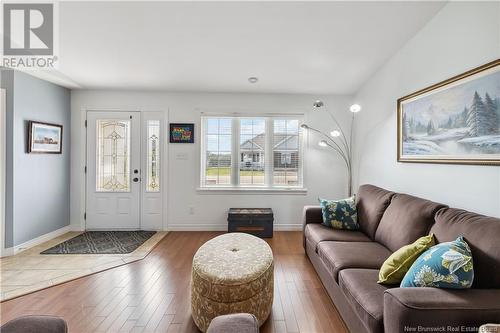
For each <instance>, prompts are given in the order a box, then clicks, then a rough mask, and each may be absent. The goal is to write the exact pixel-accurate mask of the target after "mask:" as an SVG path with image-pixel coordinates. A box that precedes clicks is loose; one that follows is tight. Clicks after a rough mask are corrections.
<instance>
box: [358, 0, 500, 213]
mask: <svg viewBox="0 0 500 333" xmlns="http://www.w3.org/2000/svg"><path fill="white" fill-rule="evenodd" d="M498 58H500V3H498V2H451V3H449V4H447V5H446V6H445V7H443V9H442V10H441V11H440V12H439V13H438V14H437V15H436V16H435V17H434V18H433V19H432V20H431V21H429V23H428V24H427V25H426V26H425V27H424V28H423V29H422V30H421V31H420V32H418V33H417V34H416V35H415V36H414V37H413V38H412V39H411V40H410V41H408V43H407V44H406V45H405V46H404V47H403V48H402V49H401V50H399V52H398V53H396V54H395V55H394V56H393V57H392V58H391V59H390V60H389V61H388V62H387V63H386V64H385V65H384V66H383V67H382V68H381V69H380V70H379V71H378V72H377V73H376V74H375V75H374V76H372V78H371V79H370V80H368V81H367V82H366V84H365V85H364V86H363V87H362V89H361V90H360V91H359V92H358V94H357V95H356V101H357V102H359V103H361V104H362V105H363V111H362V112H361V113H360V114H359V116H358V124H357V135H356V145H355V147H356V148H357V152H356V155H355V156H356V164H355V166H356V170H357V173H356V182H357V184H363V183H373V184H375V185H379V186H382V187H386V188H389V189H391V190H395V191H401V192H407V193H412V194H415V195H418V196H423V197H425V198H429V199H431V200H435V201H438V202H442V203H445V204H448V205H450V206H454V207H459V208H464V209H467V210H471V211H475V212H479V213H483V214H486V215H491V216H500V167H495V166H464V165H433V164H410V163H397V161H396V142H397V141H396V135H397V129H396V128H397V124H396V101H397V99H398V98H399V97H402V96H405V95H407V94H409V93H412V92H414V91H417V90H419V89H422V88H425V87H427V86H429V85H431V84H434V83H437V82H440V81H442V80H445V79H448V78H450V77H452V76H455V75H457V74H460V73H463V72H465V71H467V70H470V69H472V68H475V67H477V66H480V65H482V64H485V63H487V62H489V61H492V60H495V59H498Z"/></svg>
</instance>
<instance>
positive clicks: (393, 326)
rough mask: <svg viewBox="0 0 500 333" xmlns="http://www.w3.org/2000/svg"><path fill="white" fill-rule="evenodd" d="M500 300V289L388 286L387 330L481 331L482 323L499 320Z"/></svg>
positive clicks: (385, 298) (389, 332)
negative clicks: (389, 287) (390, 287)
mask: <svg viewBox="0 0 500 333" xmlns="http://www.w3.org/2000/svg"><path fill="white" fill-rule="evenodd" d="M499 300H500V289H465V290H464V289H461V290H455V289H439V288H394V289H388V290H386V291H385V293H384V328H385V333H399V332H422V329H425V328H428V330H426V331H429V332H430V330H431V329H432V328H434V330H433V331H442V332H453V329H455V328H456V327H458V332H466V331H467V332H477V328H478V327H479V326H481V325H483V324H486V323H491V322H498V321H499V319H500V301H499ZM419 328H420V330H419ZM468 328H470V329H469V330H467V329H468ZM474 329H475V330H474Z"/></svg>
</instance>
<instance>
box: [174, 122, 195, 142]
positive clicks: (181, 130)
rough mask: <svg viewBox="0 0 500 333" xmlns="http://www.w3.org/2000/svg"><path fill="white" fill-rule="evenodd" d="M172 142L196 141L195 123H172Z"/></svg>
mask: <svg viewBox="0 0 500 333" xmlns="http://www.w3.org/2000/svg"><path fill="white" fill-rule="evenodd" d="M170 143H194V124H178V123H170Z"/></svg>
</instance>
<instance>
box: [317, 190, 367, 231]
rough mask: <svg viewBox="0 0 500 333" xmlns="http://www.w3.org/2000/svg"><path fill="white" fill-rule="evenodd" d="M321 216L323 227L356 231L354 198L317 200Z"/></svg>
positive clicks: (356, 219)
mask: <svg viewBox="0 0 500 333" xmlns="http://www.w3.org/2000/svg"><path fill="white" fill-rule="evenodd" d="M319 205H320V206H321V212H322V214H323V225H324V226H327V227H331V228H333V229H342V230H358V229H359V224H358V213H357V211H356V198H355V197H350V198H346V199H341V200H326V199H321V198H319Z"/></svg>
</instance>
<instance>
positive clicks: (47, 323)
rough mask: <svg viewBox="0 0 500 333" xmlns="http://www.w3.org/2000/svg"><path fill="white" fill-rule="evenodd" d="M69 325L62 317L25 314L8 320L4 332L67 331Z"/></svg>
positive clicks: (44, 332) (52, 332)
mask: <svg viewBox="0 0 500 333" xmlns="http://www.w3.org/2000/svg"><path fill="white" fill-rule="evenodd" d="M67 331H68V327H67V325H66V322H65V321H64V320H63V319H62V318H58V317H52V316H23V317H19V318H16V319H13V320H11V321H9V322H7V323H6V324H5V325H3V326H2V327H1V328H0V332H2V333H66V332H67Z"/></svg>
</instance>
